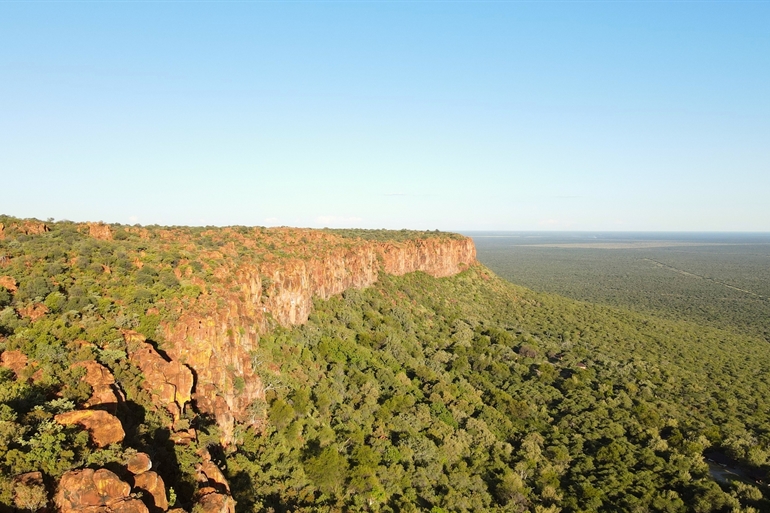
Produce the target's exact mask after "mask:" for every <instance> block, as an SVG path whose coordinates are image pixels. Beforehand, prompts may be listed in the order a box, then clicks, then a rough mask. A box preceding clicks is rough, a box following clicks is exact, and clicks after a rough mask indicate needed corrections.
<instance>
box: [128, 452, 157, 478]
mask: <svg viewBox="0 0 770 513" xmlns="http://www.w3.org/2000/svg"><path fill="white" fill-rule="evenodd" d="M151 468H152V460H150V457H149V456H148V455H147V454H145V453H143V452H138V453H136V454H135V455H133V456H132V457H131V458H130V459H129V460H128V462H127V463H126V470H128V471H129V472H131V473H132V474H134V475H135V476H138V475H139V474H144V473H145V472H147V471H148V470H150V469H151Z"/></svg>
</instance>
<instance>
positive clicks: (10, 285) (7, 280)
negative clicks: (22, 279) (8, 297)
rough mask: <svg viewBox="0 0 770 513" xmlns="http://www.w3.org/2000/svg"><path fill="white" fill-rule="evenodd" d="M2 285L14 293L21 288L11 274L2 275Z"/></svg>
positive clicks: (0, 284) (0, 279)
mask: <svg viewBox="0 0 770 513" xmlns="http://www.w3.org/2000/svg"><path fill="white" fill-rule="evenodd" d="M0 287H5V288H6V289H8V290H10V291H11V292H14V293H15V292H16V291H17V290H19V287H18V285H17V283H16V280H14V279H13V277H11V276H0Z"/></svg>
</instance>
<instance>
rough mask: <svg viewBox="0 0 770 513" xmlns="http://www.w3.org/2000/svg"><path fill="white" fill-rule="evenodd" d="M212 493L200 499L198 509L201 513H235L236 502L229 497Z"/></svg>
mask: <svg viewBox="0 0 770 513" xmlns="http://www.w3.org/2000/svg"><path fill="white" fill-rule="evenodd" d="M205 491H211V493H207V494H206V495H203V496H202V497H201V498H200V499H198V504H197V505H196V509H198V510H200V512H201V513H235V501H234V500H233V498H232V497H230V496H229V495H225V494H223V493H216V492H214V491H213V490H212V489H209V490H205Z"/></svg>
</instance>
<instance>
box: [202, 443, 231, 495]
mask: <svg viewBox="0 0 770 513" xmlns="http://www.w3.org/2000/svg"><path fill="white" fill-rule="evenodd" d="M198 455H199V456H200V457H201V463H199V464H198V465H197V467H196V470H197V472H198V476H197V479H198V482H199V483H200V484H201V486H202V487H208V488H214V489H215V490H217V491H218V492H221V493H225V492H226V493H230V484H229V483H228V482H227V479H226V478H225V475H224V474H223V473H222V471H221V470H220V469H219V467H218V466H217V465H216V464H215V463H214V462H213V461H211V454H210V453H209V451H208V450H207V449H201V450H200V451H199V452H198Z"/></svg>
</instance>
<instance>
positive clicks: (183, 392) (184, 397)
mask: <svg viewBox="0 0 770 513" xmlns="http://www.w3.org/2000/svg"><path fill="white" fill-rule="evenodd" d="M123 336H124V338H125V339H126V344H127V345H128V353H129V359H130V361H131V363H133V364H134V365H136V366H137V367H139V368H140V369H141V370H142V373H144V382H143V386H144V388H145V389H146V390H147V391H148V392H150V394H151V395H152V398H153V401H154V402H155V403H156V404H160V405H163V406H164V407H165V408H166V409H167V410H168V411H169V412H170V413H171V414H172V416H173V417H174V420H177V419H179V418H180V416H181V413H182V410H183V408H184V405H185V404H186V403H188V402H189V401H190V400H191V399H192V396H191V394H192V387H193V374H192V371H190V369H189V368H188V367H187V366H185V365H183V364H182V363H180V362H179V361H178V360H176V361H173V360H172V361H170V362H169V361H166V360H165V359H164V358H163V357H162V356H161V355H160V354H158V352H157V351H156V350H155V348H154V347H152V345H150V344H148V343H147V342H145V338H144V337H143V336H142V335H140V334H139V333H136V332H134V331H129V330H126V331H124V332H123Z"/></svg>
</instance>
